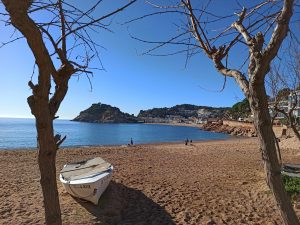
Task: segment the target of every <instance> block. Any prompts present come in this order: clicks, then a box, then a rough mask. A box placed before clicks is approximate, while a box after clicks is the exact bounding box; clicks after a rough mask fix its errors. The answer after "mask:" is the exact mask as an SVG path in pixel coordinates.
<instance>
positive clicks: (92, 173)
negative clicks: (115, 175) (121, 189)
mask: <svg viewBox="0 0 300 225" xmlns="http://www.w3.org/2000/svg"><path fill="white" fill-rule="evenodd" d="M112 171H113V166H112V165H111V164H110V163H108V162H106V161H105V160H103V159H102V158H100V157H97V158H93V159H88V160H85V161H81V162H75V163H68V164H66V165H64V167H63V169H62V170H61V171H60V176H59V179H60V181H61V182H62V184H63V186H64V188H65V190H66V191H67V192H68V193H69V194H70V195H72V196H74V197H77V198H81V199H84V200H87V201H90V202H92V203H94V204H95V205H97V204H98V201H99V198H100V196H101V195H102V193H103V192H104V191H105V189H106V188H107V186H108V184H109V182H110V180H111V177H112Z"/></svg>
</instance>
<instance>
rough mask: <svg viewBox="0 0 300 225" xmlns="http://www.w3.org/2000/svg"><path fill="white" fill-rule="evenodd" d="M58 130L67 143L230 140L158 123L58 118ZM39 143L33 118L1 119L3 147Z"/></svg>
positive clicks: (112, 143)
mask: <svg viewBox="0 0 300 225" xmlns="http://www.w3.org/2000/svg"><path fill="white" fill-rule="evenodd" d="M54 127H55V132H56V133H59V134H61V135H62V136H63V135H67V139H66V140H65V142H64V143H63V146H65V147H66V146H86V145H123V144H128V143H129V141H130V138H131V137H132V138H133V141H134V143H135V144H142V143H154V142H175V141H182V142H183V141H184V139H186V138H189V139H192V140H195V141H196V140H216V139H227V138H228V135H226V134H221V133H212V132H207V131H201V130H199V129H197V128H193V127H179V126H164V125H155V124H94V123H80V122H72V121H68V120H57V121H55V124H54ZM35 146H36V131H35V122H34V120H33V119H4V118H0V149H13V148H30V147H35Z"/></svg>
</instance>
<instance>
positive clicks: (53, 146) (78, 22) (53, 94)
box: [1, 0, 136, 225]
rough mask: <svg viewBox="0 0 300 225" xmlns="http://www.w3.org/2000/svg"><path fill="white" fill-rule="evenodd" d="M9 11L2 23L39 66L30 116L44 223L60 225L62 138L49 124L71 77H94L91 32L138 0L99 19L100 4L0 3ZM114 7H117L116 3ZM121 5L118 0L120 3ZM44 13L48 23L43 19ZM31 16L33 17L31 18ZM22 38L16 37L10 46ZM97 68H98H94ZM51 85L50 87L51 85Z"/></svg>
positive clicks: (94, 47) (55, 0)
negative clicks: (58, 171)
mask: <svg viewBox="0 0 300 225" xmlns="http://www.w3.org/2000/svg"><path fill="white" fill-rule="evenodd" d="M1 2H2V4H3V5H4V7H5V10H6V11H7V13H6V12H4V13H1V15H2V16H4V17H6V19H5V22H6V23H7V24H9V25H12V26H14V27H15V28H16V29H17V30H18V31H19V32H20V33H21V35H22V36H21V37H24V38H25V39H26V41H27V43H28V46H29V48H30V49H31V51H32V53H33V55H34V59H35V62H36V65H37V68H38V82H37V84H34V83H33V82H32V81H29V83H28V84H29V86H30V88H31V89H32V95H31V96H29V97H28V99H27V100H28V104H29V106H30V109H31V113H32V114H33V115H34V116H35V118H36V129H37V139H38V148H39V149H38V150H39V151H38V164H39V169H40V173H41V180H40V183H41V186H42V191H43V197H44V207H45V219H46V223H47V224H53V225H54V224H55V225H59V224H61V223H62V221H61V210H60V205H59V197H58V192H57V183H56V167H55V159H56V153H57V150H58V148H59V146H60V145H61V144H62V142H63V141H64V140H65V137H64V138H61V136H60V135H55V134H54V131H53V120H54V119H55V118H57V116H56V113H57V111H58V109H59V106H60V104H61V103H62V101H63V99H64V97H65V95H66V93H67V91H68V82H69V80H70V78H71V77H72V76H74V75H79V74H81V73H84V74H86V75H89V74H92V71H93V68H90V67H89V65H90V61H91V60H92V59H93V58H94V57H97V58H98V59H99V60H100V58H99V55H98V50H97V49H98V47H101V46H99V45H98V44H97V43H96V42H95V41H93V39H92V38H91V34H90V33H91V32H98V31H99V30H100V29H103V30H106V31H110V30H109V25H110V21H107V19H109V18H111V17H112V16H114V15H115V14H117V13H119V12H121V11H122V10H124V9H125V8H127V7H128V6H130V5H132V4H133V3H134V2H136V0H131V1H128V3H127V4H124V3H121V4H124V5H122V6H121V7H120V8H117V7H116V9H115V10H113V11H109V12H107V13H105V14H104V15H102V16H99V15H98V16H97V14H96V12H97V10H98V8H99V7H100V6H102V5H101V4H102V3H103V0H97V1H90V2H88V3H86V4H85V5H84V6H85V7H87V9H82V6H78V5H76V4H75V3H68V2H67V1H64V0H49V1H46V0H44V1H33V0H1ZM114 4H117V3H114ZM119 4H120V2H119ZM42 15H43V16H45V17H46V18H47V19H45V18H43V19H42ZM33 18H34V19H33ZM18 39H20V37H17V38H15V39H13V40H11V41H9V42H8V43H10V42H13V41H15V40H18ZM98 69H101V68H98ZM53 84H54V86H55V87H54V88H51V85H53Z"/></svg>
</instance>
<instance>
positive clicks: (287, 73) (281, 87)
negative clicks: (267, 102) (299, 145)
mask: <svg viewBox="0 0 300 225" xmlns="http://www.w3.org/2000/svg"><path fill="white" fill-rule="evenodd" d="M285 52H286V55H287V57H286V58H284V59H281V60H279V61H280V62H279V63H278V64H274V65H273V66H272V69H271V70H270V73H269V74H268V77H267V78H268V79H267V84H268V86H269V91H270V94H271V96H272V100H273V101H272V107H271V108H272V110H273V113H272V114H273V115H272V121H274V119H275V117H277V115H278V114H281V115H283V116H284V117H285V118H286V119H287V122H288V125H289V126H290V127H291V128H292V130H293V132H294V134H295V136H296V137H297V138H298V140H299V141H300V134H299V131H298V130H297V127H296V126H297V120H296V118H295V115H294V112H295V110H296V109H297V106H298V105H299V99H298V97H297V91H299V90H297V89H298V88H299V85H300V49H299V47H298V46H297V43H295V42H292V43H290V44H289V46H288V48H287V49H286V51H285ZM282 104H284V105H285V106H286V107H285V108H283V107H282Z"/></svg>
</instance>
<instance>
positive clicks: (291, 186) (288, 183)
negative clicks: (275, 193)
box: [282, 175, 300, 196]
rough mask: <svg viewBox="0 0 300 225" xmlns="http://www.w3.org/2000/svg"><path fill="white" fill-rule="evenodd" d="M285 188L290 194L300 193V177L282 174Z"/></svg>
mask: <svg viewBox="0 0 300 225" xmlns="http://www.w3.org/2000/svg"><path fill="white" fill-rule="evenodd" d="M282 179H283V183H284V187H285V190H286V191H287V193H288V194H289V195H290V196H295V195H298V194H299V193H300V178H297V177H290V176H287V175H282Z"/></svg>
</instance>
